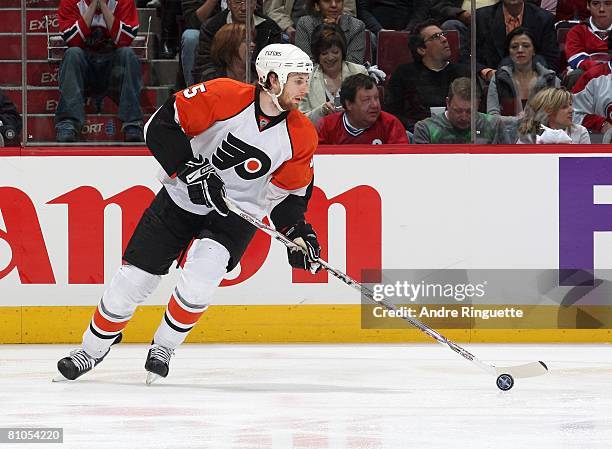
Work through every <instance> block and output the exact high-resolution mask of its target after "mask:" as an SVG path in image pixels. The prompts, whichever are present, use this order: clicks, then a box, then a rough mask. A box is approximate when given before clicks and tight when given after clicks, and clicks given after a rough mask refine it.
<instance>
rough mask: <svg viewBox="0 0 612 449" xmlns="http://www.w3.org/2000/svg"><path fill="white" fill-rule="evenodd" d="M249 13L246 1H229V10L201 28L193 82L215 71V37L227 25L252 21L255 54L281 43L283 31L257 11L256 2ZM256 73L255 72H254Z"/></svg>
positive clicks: (208, 21)
mask: <svg viewBox="0 0 612 449" xmlns="http://www.w3.org/2000/svg"><path fill="white" fill-rule="evenodd" d="M251 5H252V6H251V10H250V11H247V9H246V1H245V0H228V3H227V6H228V9H226V10H225V11H221V12H220V13H218V14H216V15H214V16H213V17H211V18H210V19H208V20H207V21H206V23H204V24H203V25H202V27H201V28H200V43H199V45H198V53H197V56H196V59H195V65H194V68H193V82H195V83H197V82H200V81H201V80H202V77H203V74H204V73H208V72H209V71H210V70H214V63H213V61H212V58H211V54H210V50H211V46H212V41H213V37H214V35H215V34H216V33H217V31H219V29H220V28H221V27H222V26H223V25H225V24H226V23H234V22H237V23H246V19H247V17H249V18H250V19H251V23H252V24H253V29H254V30H255V31H254V32H255V54H258V53H259V52H260V51H261V49H262V48H264V47H265V46H266V45H268V44H274V43H280V41H281V29H280V28H279V27H278V25H277V24H276V22H274V20H272V19H270V18H269V17H266V16H264V15H261V14H260V13H258V12H256V11H255V8H256V7H257V5H256V3H255V2H252V4H251ZM252 72H253V73H255V70H254V69H253V71H252Z"/></svg>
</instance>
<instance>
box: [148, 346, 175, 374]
mask: <svg viewBox="0 0 612 449" xmlns="http://www.w3.org/2000/svg"><path fill="white" fill-rule="evenodd" d="M173 355H174V349H170V348H166V347H164V346H161V345H157V344H155V343H153V345H152V346H151V349H149V354H148V355H147V361H146V362H145V369H146V370H147V371H148V372H149V374H147V384H152V383H153V382H155V381H156V380H157V379H159V378H160V377H166V376H167V375H168V371H170V358H171V357H172V356H173Z"/></svg>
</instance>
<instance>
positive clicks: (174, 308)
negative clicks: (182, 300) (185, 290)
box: [168, 295, 204, 324]
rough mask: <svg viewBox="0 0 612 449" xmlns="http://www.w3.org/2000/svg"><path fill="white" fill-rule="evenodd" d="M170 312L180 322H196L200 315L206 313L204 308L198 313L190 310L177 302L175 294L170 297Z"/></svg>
mask: <svg viewBox="0 0 612 449" xmlns="http://www.w3.org/2000/svg"><path fill="white" fill-rule="evenodd" d="M168 312H169V313H170V316H172V318H174V320H175V321H178V322H179V323H182V324H195V323H196V322H197V321H198V320H199V319H200V316H201V315H202V314H203V313H204V310H202V311H201V312H197V313H194V312H188V311H186V310H185V309H183V308H182V307H181V306H180V305H179V304H178V303H177V302H176V299H175V298H174V295H172V296H171V297H170V302H169V303H168Z"/></svg>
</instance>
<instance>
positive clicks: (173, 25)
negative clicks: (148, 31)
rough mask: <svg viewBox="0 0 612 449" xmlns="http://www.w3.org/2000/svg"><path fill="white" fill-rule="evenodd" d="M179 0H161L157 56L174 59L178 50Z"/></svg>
mask: <svg viewBox="0 0 612 449" xmlns="http://www.w3.org/2000/svg"><path fill="white" fill-rule="evenodd" d="M181 12H182V11H181V0H161V5H160V22H161V42H160V49H159V57H160V58H161V59H174V58H175V57H176V52H177V51H178V33H179V29H178V20H177V17H178V16H180V15H181Z"/></svg>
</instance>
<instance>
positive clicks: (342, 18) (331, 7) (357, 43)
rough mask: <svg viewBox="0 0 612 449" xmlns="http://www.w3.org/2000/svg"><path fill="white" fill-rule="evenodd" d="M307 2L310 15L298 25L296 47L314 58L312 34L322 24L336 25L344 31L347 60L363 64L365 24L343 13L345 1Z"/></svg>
mask: <svg viewBox="0 0 612 449" xmlns="http://www.w3.org/2000/svg"><path fill="white" fill-rule="evenodd" d="M306 1H307V5H308V6H307V9H308V15H307V16H303V17H302V18H301V19H300V20H299V21H298V23H297V28H296V32H295V45H297V46H298V47H300V48H301V49H302V50H303V51H305V52H306V53H307V54H308V56H310V57H311V58H312V53H311V50H310V49H311V41H312V32H313V31H314V29H315V28H316V27H317V26H319V25H320V24H321V23H335V24H337V25H338V26H339V27H340V28H341V29H342V32H343V33H344V37H345V38H346V60H347V61H349V62H354V63H356V64H363V58H364V55H365V39H366V37H365V33H366V30H365V25H364V23H363V22H362V21H361V20H359V19H356V18H355V17H353V16H349V15H348V14H344V13H343V12H342V7H343V5H344V3H343V0H306Z"/></svg>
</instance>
